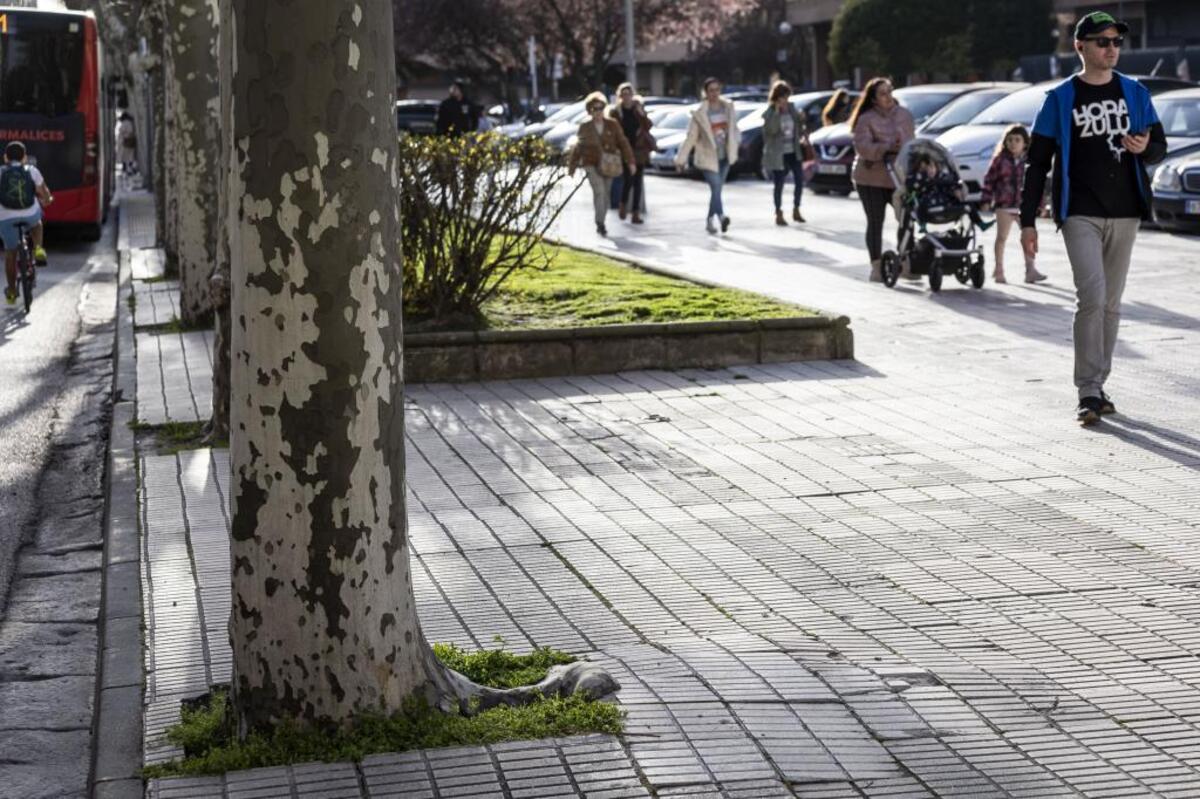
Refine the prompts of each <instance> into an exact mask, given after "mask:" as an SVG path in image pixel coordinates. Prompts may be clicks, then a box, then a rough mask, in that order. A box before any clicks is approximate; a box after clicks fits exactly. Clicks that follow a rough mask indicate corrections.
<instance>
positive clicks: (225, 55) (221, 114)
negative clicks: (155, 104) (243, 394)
mask: <svg viewBox="0 0 1200 799" xmlns="http://www.w3.org/2000/svg"><path fill="white" fill-rule="evenodd" d="M218 9H219V18H220V19H222V20H226V21H228V20H229V19H231V17H232V14H233V8H232V3H231V2H230V0H218ZM231 29H232V26H231V25H229V24H223V25H221V26H220V27H219V29H218V30H217V75H218V81H217V83H218V86H219V88H220V91H219V100H220V104H219V108H218V112H217V119H218V120H220V121H221V123H222V124H220V125H219V131H218V141H219V150H218V157H217V230H216V235H217V242H216V259H217V260H216V266H215V267H214V269H213V273H212V276H211V277H210V278H209V281H208V283H209V295H210V301H211V302H212V307H213V313H214V315H215V319H214V320H213V321H214V325H213V327H214V332H215V334H216V335H215V337H214V341H213V408H212V419H211V420H210V421H209V424H208V436H207V437H208V440H209V441H212V442H220V441H228V440H229V392H230V385H229V369H230V337H231V335H232V330H231V327H230V291H231V289H232V286H233V282H232V277H231V275H230V266H229V259H230V254H229V226H230V224H231V220H230V218H229V207H230V202H229V199H230V188H229V178H230V168H229V167H230V159H229V155H230V153H231V152H232V150H233V132H232V130H231V128H230V125H228V124H226V121H227V120H229V119H230V118H231V117H232V115H233V84H232V79H233V37H232V36H231V35H230V33H231Z"/></svg>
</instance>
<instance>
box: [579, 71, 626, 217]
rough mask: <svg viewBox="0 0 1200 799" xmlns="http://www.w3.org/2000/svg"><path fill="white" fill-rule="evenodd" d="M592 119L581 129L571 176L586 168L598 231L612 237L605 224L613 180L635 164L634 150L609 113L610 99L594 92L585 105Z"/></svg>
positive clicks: (585, 122)
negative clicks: (581, 167)
mask: <svg viewBox="0 0 1200 799" xmlns="http://www.w3.org/2000/svg"><path fill="white" fill-rule="evenodd" d="M583 107H584V108H585V109H587V112H588V114H589V118H588V119H586V120H584V122H583V124H582V125H580V126H579V134H578V141H577V142H576V144H575V147H574V149H572V150H571V156H570V159H569V160H568V162H567V170H568V174H570V175H572V176H574V175H575V168H576V167H578V166H579V165H581V164H582V165H583V171H584V174H586V175H587V179H588V184H589V185H590V186H591V187H592V202H593V203H594V206H595V211H596V232H597V233H599V234H600V235H601V236H607V235H608V228H607V227H605V224H604V221H605V218H606V217H607V215H608V206H609V202H610V199H611V196H612V181H613V178H615V177H616V176H617V175H620V174H622V173H623V172H624V170H625V169H626V168H627V167H629V166H632V165H633V163H634V159H633V150H632V149H630V147H629V142H628V141H626V140H625V134H624V133H622V132H621V126H620V124H618V123H617V121H616V120H615V119H612V118H610V117H609V116H608V115H607V114H606V113H605V110H606V109H607V108H608V100H607V99H605V97H604V95H603V94H602V93H601V92H592V93H591V94H589V95H588V96H587V97H586V98H585V99H584V103H583Z"/></svg>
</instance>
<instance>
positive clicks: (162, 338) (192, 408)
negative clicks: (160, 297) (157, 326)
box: [137, 292, 213, 425]
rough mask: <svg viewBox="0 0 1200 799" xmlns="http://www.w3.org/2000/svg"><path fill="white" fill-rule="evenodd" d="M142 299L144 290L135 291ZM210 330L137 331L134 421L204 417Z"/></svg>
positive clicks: (209, 399)
mask: <svg viewBox="0 0 1200 799" xmlns="http://www.w3.org/2000/svg"><path fill="white" fill-rule="evenodd" d="M138 298H139V299H138V301H139V302H143V301H144V299H145V293H144V292H139V293H138ZM212 344H213V334H212V331H194V332H188V333H175V332H162V333H146V332H139V333H138V334H137V353H138V362H137V372H138V421H139V422H142V423H143V424H151V425H161V424H166V423H167V422H202V421H206V420H207V419H208V417H209V416H210V414H211V409H212Z"/></svg>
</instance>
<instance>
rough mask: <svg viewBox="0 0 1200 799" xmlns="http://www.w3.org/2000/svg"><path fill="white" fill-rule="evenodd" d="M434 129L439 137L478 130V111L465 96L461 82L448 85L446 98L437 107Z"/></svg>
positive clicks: (465, 89)
mask: <svg viewBox="0 0 1200 799" xmlns="http://www.w3.org/2000/svg"><path fill="white" fill-rule="evenodd" d="M434 128H435V130H436V131H437V134H438V135H439V136H451V137H455V136H463V135H466V134H468V133H473V132H475V131H476V130H478V129H479V109H478V107H476V105H475V104H474V103H473V102H471V98H470V97H468V96H467V85H466V84H465V83H463V82H462V81H461V80H456V81H454V82H453V83H451V84H450V89H449V91H448V92H447V97H446V99H445V100H442V103H441V105H439V106H438V110H437V117H436V119H435V121H434Z"/></svg>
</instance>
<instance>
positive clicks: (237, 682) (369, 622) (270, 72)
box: [229, 0, 431, 733]
mask: <svg viewBox="0 0 1200 799" xmlns="http://www.w3.org/2000/svg"><path fill="white" fill-rule="evenodd" d="M232 12H233V13H232V15H231V17H230V18H229V19H230V20H231V23H232V25H233V26H234V29H233V31H232V37H233V42H234V55H235V60H234V67H233V76H232V83H233V98H234V99H233V119H232V125H233V140H234V142H235V148H236V149H235V151H234V153H233V154H232V157H231V158H232V165H233V172H232V175H231V181H230V189H231V192H232V193H231V196H230V209H229V219H230V221H231V225H230V231H229V233H230V251H231V257H232V267H233V285H234V286H235V287H236V288H235V290H234V292H233V298H232V299H233V305H232V307H233V319H234V325H233V369H232V383H233V402H232V407H231V428H232V440H231V442H230V444H231V454H232V459H233V470H234V474H233V480H234V490H233V541H232V552H231V555H232V567H233V613H232V618H231V622H230V637H231V640H232V644H233V657H234V684H233V696H234V705H235V707H236V711H237V713H238V718H239V728H240V730H241V731H242V732H243V733H244V732H245V731H246V730H248V729H252V728H257V727H262V726H267V725H270V724H272V723H275V722H278V721H280V720H283V719H293V720H296V721H299V722H302V723H308V724H313V725H320V726H328V725H341V724H345V723H346V722H348V721H349V720H350V719H351V718H352V717H353V716H354V715H355V714H356V713H358V712H361V711H366V710H374V711H383V712H391V711H396V710H398V709H399V708H400V707H401V703H402V702H403V700H404V699H405V698H406V697H408V696H410V695H412V694H413V693H415V692H417V691H420V690H422V689H424V688H426V687H427V686H428V685H429V684H430V678H429V676H428V671H429V665H430V661H431V657H430V656H429V649H428V647H427V646H426V644H425V642H424V639H423V637H422V634H421V630H420V626H419V624H418V620H417V614H416V607H415V603H414V599H413V590H412V581H411V578H410V575H409V565H408V539H407V535H406V519H405V508H404V431H403V402H402V388H403V386H402V383H401V358H402V352H401V331H400V323H401V319H400V308H401V303H400V287H399V285H398V284H399V276H400V260H399V259H400V253H399V222H398V198H397V196H396V183H397V179H396V132H395V122H394V120H393V116H394V112H393V107H394V101H393V97H394V93H395V90H394V74H395V70H394V68H393V63H394V60H393V59H394V54H393V53H392V26H391V24H390V22H391V13H392V11H391V3H390V1H389V0H356V1H355V2H347V1H345V0H325V2H320V3H315V2H314V3H294V2H288V1H287V0H232ZM282 20H286V24H281V21H282Z"/></svg>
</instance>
